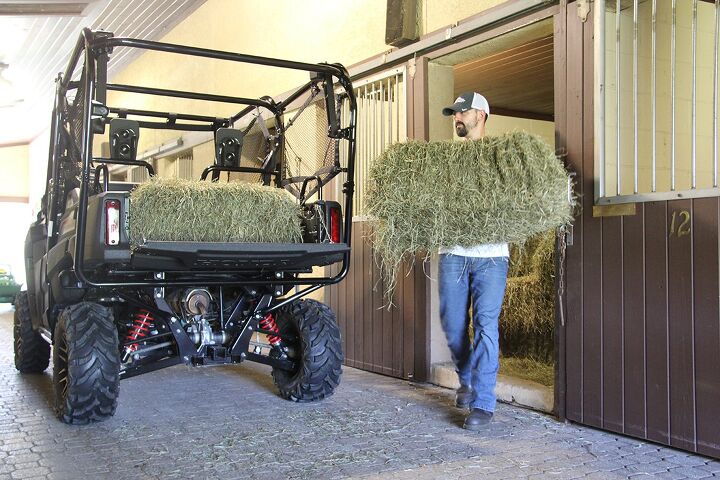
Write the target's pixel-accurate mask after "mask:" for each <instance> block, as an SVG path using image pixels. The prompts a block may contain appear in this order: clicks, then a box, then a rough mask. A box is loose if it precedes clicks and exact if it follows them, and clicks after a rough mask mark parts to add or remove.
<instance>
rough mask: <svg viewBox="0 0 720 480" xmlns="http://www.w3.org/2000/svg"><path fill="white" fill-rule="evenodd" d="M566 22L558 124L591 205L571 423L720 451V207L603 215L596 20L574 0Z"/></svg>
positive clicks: (579, 274)
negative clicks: (598, 189)
mask: <svg viewBox="0 0 720 480" xmlns="http://www.w3.org/2000/svg"><path fill="white" fill-rule="evenodd" d="M566 20H567V35H568V38H567V42H566V45H567V57H566V58H567V62H568V63H567V91H566V92H565V95H564V97H563V98H565V99H566V100H567V104H566V111H565V112H564V113H565V115H567V119H568V121H567V124H565V125H564V126H563V125H558V126H557V128H560V129H564V131H562V132H559V134H558V137H561V138H562V137H564V138H566V144H567V153H568V156H567V161H568V164H569V165H570V166H571V168H573V169H574V170H575V171H577V172H578V174H579V176H580V180H579V189H578V190H579V192H578V193H580V195H581V199H582V204H583V205H582V206H583V209H582V213H581V214H580V215H579V217H578V218H577V219H576V221H575V244H574V245H573V246H572V247H570V248H569V249H568V252H567V264H566V272H567V277H566V280H567V283H568V289H567V298H566V302H567V324H566V328H565V331H564V333H565V339H566V343H565V345H564V347H565V348H564V353H565V358H564V362H565V365H566V376H565V378H564V380H565V381H566V392H565V393H566V404H565V411H566V414H567V418H568V419H570V420H574V421H577V422H581V423H584V424H587V425H591V426H598V427H601V428H604V429H607V430H611V431H615V432H620V433H625V434H630V435H633V436H637V437H639V438H645V439H648V440H652V441H656V442H660V443H664V444H669V445H672V446H674V447H677V448H682V449H686V450H690V451H697V452H700V453H703V454H706V455H711V456H715V457H720V368H719V367H718V366H719V365H720V281H719V278H720V265H719V260H720V259H719V253H718V252H719V249H720V243H719V241H718V237H719V233H718V232H719V229H720V225H719V224H720V220H719V217H720V202H719V200H718V198H704V199H695V200H690V199H679V200H672V201H659V202H649V203H641V204H638V205H636V214H635V215H633V216H627V217H603V218H596V217H593V211H592V204H593V196H594V190H593V189H594V152H593V146H594V145H593V142H594V139H593V115H594V112H593V108H592V103H593V83H592V82H593V58H592V57H593V52H592V25H593V24H592V15H591V17H590V18H589V19H588V20H587V22H585V23H581V22H580V20H579V19H578V17H577V16H576V15H575V7H574V4H570V5H568V7H567V17H566ZM578 45H579V46H578ZM579 71H582V75H580V73H579ZM578 83H581V84H582V88H578V87H577V84H578ZM556 113H557V112H556ZM578 124H581V125H582V128H578ZM561 380H562V379H561Z"/></svg>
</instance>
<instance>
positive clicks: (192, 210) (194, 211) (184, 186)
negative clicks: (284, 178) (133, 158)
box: [129, 178, 302, 245]
mask: <svg viewBox="0 0 720 480" xmlns="http://www.w3.org/2000/svg"><path fill="white" fill-rule="evenodd" d="M129 230H130V241H131V243H132V244H134V245H142V244H143V243H145V242H146V241H153V240H154V241H188V242H248V243H250V242H263V243H264V242H267V243H295V242H300V241H302V237H301V227H300V208H299V206H298V205H297V204H296V203H295V201H294V198H293V197H292V195H290V194H289V193H288V192H286V191H285V190H282V189H280V188H274V187H266V186H263V185H256V184H247V183H214V182H207V181H192V180H181V179H159V178H153V179H152V180H150V181H149V182H147V183H143V184H141V185H138V187H137V188H135V190H133V191H132V193H131V194H130V218H129Z"/></svg>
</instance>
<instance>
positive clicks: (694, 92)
mask: <svg viewBox="0 0 720 480" xmlns="http://www.w3.org/2000/svg"><path fill="white" fill-rule="evenodd" d="M697 2H698V0H693V4H692V8H693V12H692V155H691V158H692V184H691V186H690V188H692V189H694V188H695V186H696V184H697Z"/></svg>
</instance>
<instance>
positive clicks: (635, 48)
mask: <svg viewBox="0 0 720 480" xmlns="http://www.w3.org/2000/svg"><path fill="white" fill-rule="evenodd" d="M633 172H634V175H635V179H634V183H633V193H638V0H634V1H633Z"/></svg>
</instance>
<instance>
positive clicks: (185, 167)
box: [175, 150, 193, 180]
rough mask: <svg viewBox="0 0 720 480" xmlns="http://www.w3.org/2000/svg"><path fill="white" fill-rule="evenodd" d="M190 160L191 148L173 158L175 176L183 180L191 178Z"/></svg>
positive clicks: (191, 157)
mask: <svg viewBox="0 0 720 480" xmlns="http://www.w3.org/2000/svg"><path fill="white" fill-rule="evenodd" d="M192 162H193V154H192V150H190V151H187V152H183V153H182V154H180V155H179V156H178V157H177V159H176V160H175V176H176V177H177V178H182V179H185V180H192V178H193V172H192Z"/></svg>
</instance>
